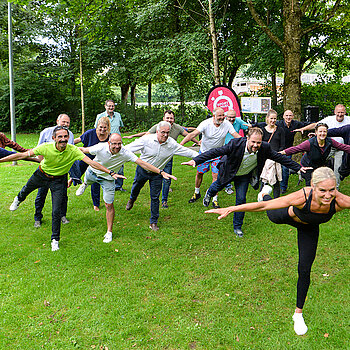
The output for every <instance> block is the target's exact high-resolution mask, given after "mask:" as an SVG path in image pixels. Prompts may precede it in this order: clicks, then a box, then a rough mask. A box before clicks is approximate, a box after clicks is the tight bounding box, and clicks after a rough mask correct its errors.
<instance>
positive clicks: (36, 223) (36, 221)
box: [34, 220, 41, 228]
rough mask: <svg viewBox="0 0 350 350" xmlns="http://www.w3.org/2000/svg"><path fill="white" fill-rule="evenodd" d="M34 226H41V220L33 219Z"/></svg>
mask: <svg viewBox="0 0 350 350" xmlns="http://www.w3.org/2000/svg"><path fill="white" fill-rule="evenodd" d="M34 227H35V228H39V227H41V221H40V220H35V221H34Z"/></svg>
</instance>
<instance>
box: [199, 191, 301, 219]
mask: <svg viewBox="0 0 350 350" xmlns="http://www.w3.org/2000/svg"><path fill="white" fill-rule="evenodd" d="M304 202H305V197H304V193H303V191H302V190H299V191H297V192H294V193H291V194H289V195H287V196H284V197H279V198H275V199H272V200H270V201H262V202H253V203H246V204H241V205H235V206H232V207H228V208H220V209H211V210H207V211H206V213H214V214H219V215H220V216H219V217H218V219H219V220H220V219H223V218H225V217H226V216H227V215H229V214H230V213H233V212H246V211H247V212H258V211H266V210H273V209H280V208H287V207H289V206H293V205H295V206H300V205H302V204H303V203H304Z"/></svg>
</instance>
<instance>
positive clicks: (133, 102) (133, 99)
mask: <svg viewBox="0 0 350 350" xmlns="http://www.w3.org/2000/svg"><path fill="white" fill-rule="evenodd" d="M135 92H136V84H132V85H131V89H130V100H131V108H132V114H133V117H134V127H135V128H136V126H137V120H136V96H135Z"/></svg>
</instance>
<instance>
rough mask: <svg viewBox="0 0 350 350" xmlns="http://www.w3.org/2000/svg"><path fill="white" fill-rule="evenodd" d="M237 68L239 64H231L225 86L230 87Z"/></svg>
mask: <svg viewBox="0 0 350 350" xmlns="http://www.w3.org/2000/svg"><path fill="white" fill-rule="evenodd" d="M238 69H239V66H233V67H231V68H230V73H229V77H228V84H227V86H229V87H230V88H232V84H233V80H234V78H235V77H236V74H237V71H238Z"/></svg>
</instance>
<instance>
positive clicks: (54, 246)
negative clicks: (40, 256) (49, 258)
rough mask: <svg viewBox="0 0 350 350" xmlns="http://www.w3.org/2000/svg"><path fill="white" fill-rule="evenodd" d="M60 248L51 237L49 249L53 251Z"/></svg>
mask: <svg viewBox="0 0 350 350" xmlns="http://www.w3.org/2000/svg"><path fill="white" fill-rule="evenodd" d="M58 249H60V247H59V246H58V241H56V240H55V239H53V240H52V241H51V251H53V252H55V251H56V250H58Z"/></svg>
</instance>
